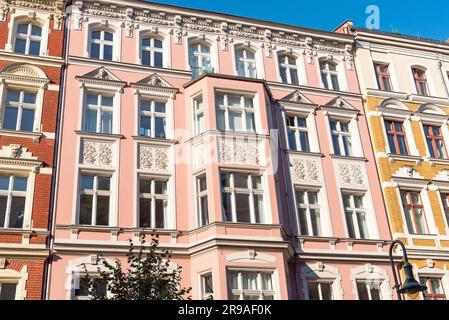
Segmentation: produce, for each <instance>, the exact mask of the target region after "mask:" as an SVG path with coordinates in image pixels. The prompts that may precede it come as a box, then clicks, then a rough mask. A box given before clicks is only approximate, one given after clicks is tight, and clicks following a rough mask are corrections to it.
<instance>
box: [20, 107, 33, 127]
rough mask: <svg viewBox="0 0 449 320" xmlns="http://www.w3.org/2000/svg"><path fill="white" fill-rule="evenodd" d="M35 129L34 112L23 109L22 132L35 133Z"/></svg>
mask: <svg viewBox="0 0 449 320" xmlns="http://www.w3.org/2000/svg"><path fill="white" fill-rule="evenodd" d="M33 127H34V110H33V109H22V121H21V123H20V130H22V131H33V129H34V128H33Z"/></svg>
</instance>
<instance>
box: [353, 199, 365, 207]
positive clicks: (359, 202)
mask: <svg viewBox="0 0 449 320" xmlns="http://www.w3.org/2000/svg"><path fill="white" fill-rule="evenodd" d="M354 204H355V207H356V208H357V209H363V197H360V196H354Z"/></svg>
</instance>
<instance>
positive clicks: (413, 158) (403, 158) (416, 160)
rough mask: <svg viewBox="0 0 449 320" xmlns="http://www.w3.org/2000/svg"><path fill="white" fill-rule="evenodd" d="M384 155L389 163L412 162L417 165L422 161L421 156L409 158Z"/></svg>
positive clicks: (406, 156)
mask: <svg viewBox="0 0 449 320" xmlns="http://www.w3.org/2000/svg"><path fill="white" fill-rule="evenodd" d="M386 155H387V157H388V161H389V162H390V163H394V162H395V161H409V162H414V163H416V164H417V165H418V164H420V163H421V162H422V161H423V157H421V156H410V155H402V154H395V153H387V154H386Z"/></svg>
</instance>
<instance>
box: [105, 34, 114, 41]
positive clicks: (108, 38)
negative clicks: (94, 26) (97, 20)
mask: <svg viewBox="0 0 449 320" xmlns="http://www.w3.org/2000/svg"><path fill="white" fill-rule="evenodd" d="M113 39H114V35H113V34H112V33H110V32H105V33H104V40H106V41H112V40H113Z"/></svg>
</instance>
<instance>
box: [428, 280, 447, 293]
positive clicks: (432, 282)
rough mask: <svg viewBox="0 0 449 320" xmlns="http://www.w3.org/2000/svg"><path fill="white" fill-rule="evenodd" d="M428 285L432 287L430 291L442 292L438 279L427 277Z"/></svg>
mask: <svg viewBox="0 0 449 320" xmlns="http://www.w3.org/2000/svg"><path fill="white" fill-rule="evenodd" d="M429 282H430V285H431V287H432V291H433V293H434V294H443V293H444V292H443V289H442V287H441V280H440V279H429Z"/></svg>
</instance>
